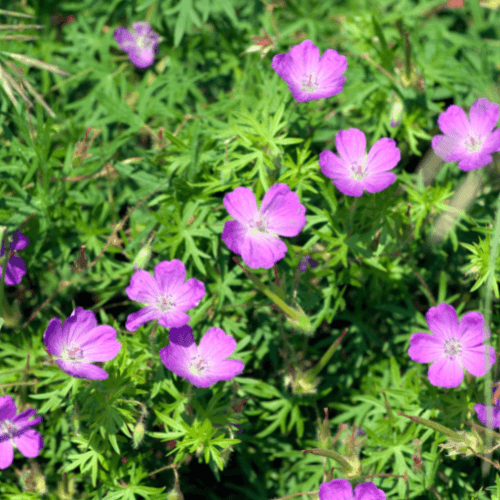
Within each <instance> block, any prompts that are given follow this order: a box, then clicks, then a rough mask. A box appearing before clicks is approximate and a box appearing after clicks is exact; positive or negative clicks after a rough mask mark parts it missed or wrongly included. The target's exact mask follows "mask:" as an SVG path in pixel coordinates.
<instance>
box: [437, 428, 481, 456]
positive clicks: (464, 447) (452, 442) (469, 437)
mask: <svg viewBox="0 0 500 500" xmlns="http://www.w3.org/2000/svg"><path fill="white" fill-rule="evenodd" d="M457 432H458V434H459V435H460V437H461V439H454V438H452V437H448V439H447V441H446V443H442V444H440V445H439V446H440V447H441V448H443V449H447V450H449V451H448V456H450V457H453V456H455V455H465V456H466V457H467V456H470V455H474V453H473V452H475V453H480V452H482V451H483V449H484V446H483V440H482V439H481V437H480V436H479V434H478V433H477V431H475V430H473V431H472V432H466V431H457Z"/></svg>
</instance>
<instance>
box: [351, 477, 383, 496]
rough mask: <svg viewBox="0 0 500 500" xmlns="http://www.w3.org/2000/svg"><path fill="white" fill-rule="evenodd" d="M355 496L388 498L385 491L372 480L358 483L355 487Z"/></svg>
mask: <svg viewBox="0 0 500 500" xmlns="http://www.w3.org/2000/svg"><path fill="white" fill-rule="evenodd" d="M354 498H355V499H356V500H386V496H385V493H384V492H383V491H382V490H381V489H379V488H377V487H376V486H375V484H373V483H372V482H371V481H367V482H366V483H362V484H358V485H357V486H356V488H355V489H354Z"/></svg>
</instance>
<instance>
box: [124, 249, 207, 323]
mask: <svg viewBox="0 0 500 500" xmlns="http://www.w3.org/2000/svg"><path fill="white" fill-rule="evenodd" d="M185 279H186V268H185V266H184V264H183V263H182V262H181V261H180V260H177V259H174V260H172V261H170V262H169V261H168V260H164V261H163V262H160V263H159V264H157V265H156V267H155V277H154V278H153V277H152V276H151V274H149V273H148V272H146V271H143V270H142V269H140V270H138V271H136V272H135V273H134V274H133V275H132V278H131V279H130V286H128V287H127V288H126V289H125V292H126V293H127V295H128V297H129V299H131V300H136V301H137V302H143V303H145V304H147V306H146V307H144V308H142V309H141V310H140V311H138V312H136V313H132V314H130V315H129V316H128V318H127V322H126V324H125V328H126V329H127V330H129V331H130V332H135V331H136V330H137V329H138V328H139V327H141V326H142V325H144V323H147V322H148V321H153V320H155V319H157V320H158V324H160V325H161V326H163V327H165V328H172V327H180V326H183V325H185V324H186V323H187V322H188V321H189V319H190V318H189V316H188V315H187V314H186V313H185V312H184V311H187V310H188V309H191V308H192V307H196V306H197V305H198V304H199V303H200V300H201V299H202V298H203V297H204V296H205V285H204V284H203V283H202V282H201V281H198V280H197V279H195V278H191V279H189V280H187V281H186V282H185V283H184V280H185Z"/></svg>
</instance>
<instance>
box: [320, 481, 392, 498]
mask: <svg viewBox="0 0 500 500" xmlns="http://www.w3.org/2000/svg"><path fill="white" fill-rule="evenodd" d="M318 496H319V500H386V496H385V493H384V492H383V491H382V490H380V489H378V488H377V487H376V486H375V485H374V484H373V483H372V482H371V481H368V482H366V483H362V484H358V485H357V486H356V488H355V490H354V495H353V493H352V486H351V483H349V481H348V480H347V479H333V480H332V481H330V482H328V483H323V484H322V485H321V486H320V487H319V492H318Z"/></svg>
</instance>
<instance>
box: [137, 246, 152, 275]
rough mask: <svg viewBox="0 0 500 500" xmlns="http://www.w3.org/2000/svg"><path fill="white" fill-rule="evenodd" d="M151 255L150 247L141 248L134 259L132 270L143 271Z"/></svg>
mask: <svg viewBox="0 0 500 500" xmlns="http://www.w3.org/2000/svg"><path fill="white" fill-rule="evenodd" d="M152 253H153V252H152V251H151V247H150V246H149V245H146V246H145V247H143V248H141V249H140V250H139V253H138V254H137V256H136V258H135V259H134V269H136V270H137V269H144V268H145V267H146V266H147V265H148V264H149V261H150V260H151V255H152Z"/></svg>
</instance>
